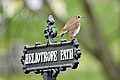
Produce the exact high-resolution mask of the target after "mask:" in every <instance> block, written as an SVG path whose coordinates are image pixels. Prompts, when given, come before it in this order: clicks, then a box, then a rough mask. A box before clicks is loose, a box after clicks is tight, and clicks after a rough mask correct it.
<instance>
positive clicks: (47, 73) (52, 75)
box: [41, 69, 60, 80]
mask: <svg viewBox="0 0 120 80" xmlns="http://www.w3.org/2000/svg"><path fill="white" fill-rule="evenodd" d="M59 72H60V70H59V69H49V70H44V71H41V75H42V76H43V80H56V77H57V75H58V74H59Z"/></svg>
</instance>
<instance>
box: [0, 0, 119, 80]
mask: <svg viewBox="0 0 120 80" xmlns="http://www.w3.org/2000/svg"><path fill="white" fill-rule="evenodd" d="M50 14H51V15H53V17H54V19H55V25H56V28H57V30H58V32H60V29H61V28H62V27H63V26H64V25H65V23H66V22H67V21H68V20H69V19H70V18H71V17H72V16H74V15H77V14H80V15H82V16H85V17H86V18H85V19H83V20H81V24H82V27H81V31H80V32H79V34H78V35H77V36H76V37H77V38H78V40H79V43H80V48H81V50H82V56H81V58H80V59H79V62H80V64H79V66H78V68H77V69H76V70H72V69H68V70H67V71H66V72H61V73H60V74H59V76H58V77H57V79H58V80H120V0H0V80H42V76H41V75H40V74H34V73H30V74H24V73H23V71H22V65H21V62H20V58H21V55H22V54H23V52H22V50H23V47H24V45H25V44H29V45H34V44H35V42H40V43H44V41H46V39H45V37H44V30H45V28H46V25H47V24H46V20H47V18H48V16H49V15H50ZM62 38H66V39H67V40H69V38H68V36H67V35H64V36H63V37H62ZM60 39H61V38H57V39H56V40H58V41H59V40H60Z"/></svg>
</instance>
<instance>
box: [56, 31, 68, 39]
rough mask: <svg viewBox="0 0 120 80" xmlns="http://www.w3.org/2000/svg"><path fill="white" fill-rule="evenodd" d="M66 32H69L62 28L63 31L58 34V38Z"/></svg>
mask: <svg viewBox="0 0 120 80" xmlns="http://www.w3.org/2000/svg"><path fill="white" fill-rule="evenodd" d="M66 32H67V30H65V29H62V31H61V32H60V33H59V34H58V35H57V36H56V38H58V37H62V36H63V35H64V34H65V33H66Z"/></svg>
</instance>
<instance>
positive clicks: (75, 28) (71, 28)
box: [57, 15, 84, 37]
mask: <svg viewBox="0 0 120 80" xmlns="http://www.w3.org/2000/svg"><path fill="white" fill-rule="evenodd" d="M81 18H84V17H82V16H80V15H77V16H74V17H72V18H71V19H70V20H69V21H68V22H67V23H66V24H65V26H64V27H63V29H62V30H61V32H60V33H59V34H58V35H57V37H60V36H61V37H62V36H63V35H64V34H65V33H66V34H67V35H68V36H70V37H74V36H76V34H77V33H78V32H79V30H80V22H79V21H80V20H81Z"/></svg>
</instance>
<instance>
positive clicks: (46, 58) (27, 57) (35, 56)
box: [21, 15, 81, 73]
mask: <svg viewBox="0 0 120 80" xmlns="http://www.w3.org/2000/svg"><path fill="white" fill-rule="evenodd" d="M47 24H48V25H47V27H46V29H45V31H44V34H45V37H46V38H47V39H48V41H47V42H45V44H40V43H39V42H37V43H36V44H35V45H34V46H29V45H26V46H25V47H24V50H23V53H24V55H23V56H22V59H21V62H22V64H23V70H24V72H25V73H29V72H30V71H34V72H35V73H41V71H44V70H52V69H57V70H58V71H62V70H66V68H68V67H71V68H72V69H76V68H77V66H78V64H79V62H78V59H79V58H80V55H81V50H80V49H79V48H78V46H79V43H78V41H77V39H76V38H74V39H73V40H72V41H66V40H65V39H62V40H61V41H60V42H57V41H55V40H53V38H54V37H56V35H57V30H56V27H55V25H54V19H53V17H52V16H51V15H50V16H49V17H48V20H47Z"/></svg>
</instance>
